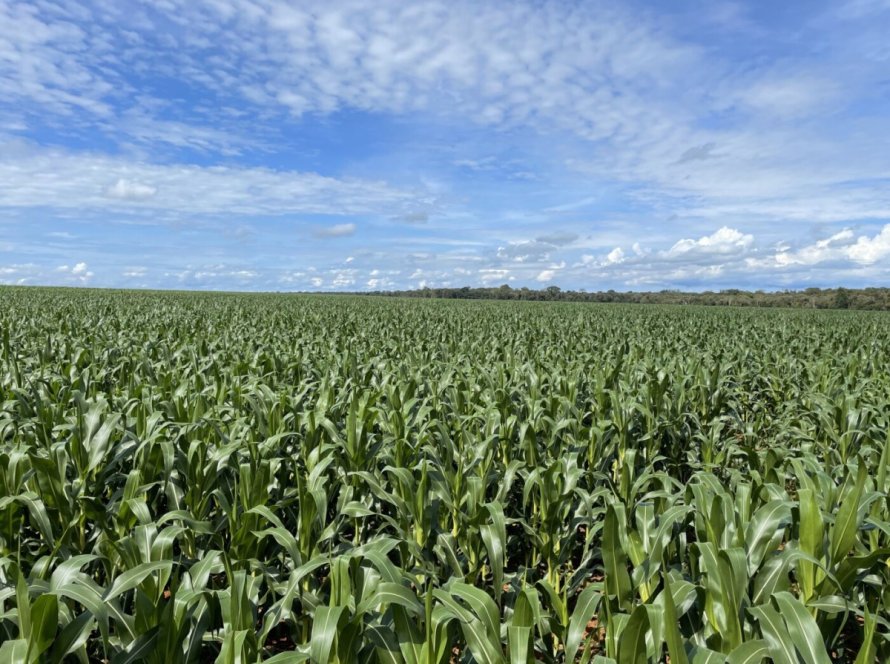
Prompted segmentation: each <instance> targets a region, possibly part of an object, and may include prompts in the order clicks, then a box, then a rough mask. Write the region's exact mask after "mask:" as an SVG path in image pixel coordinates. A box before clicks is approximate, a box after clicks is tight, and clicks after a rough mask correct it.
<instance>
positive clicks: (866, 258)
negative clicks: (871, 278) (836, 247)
mask: <svg viewBox="0 0 890 664" xmlns="http://www.w3.org/2000/svg"><path fill="white" fill-rule="evenodd" d="M846 253H847V256H849V257H850V259H851V260H853V261H855V262H856V263H859V264H860V265H872V264H874V263H876V262H878V261H880V260H882V259H884V258H887V257H890V224H887V225H886V226H884V228H882V229H881V232H880V233H878V234H877V235H875V236H874V237H871V238H870V237H868V236H866V235H862V236H860V237H859V239H857V240H856V244H854V245H852V246H850V247H848V248H847V251H846Z"/></svg>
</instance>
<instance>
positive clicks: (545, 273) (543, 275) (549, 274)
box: [535, 270, 556, 282]
mask: <svg viewBox="0 0 890 664" xmlns="http://www.w3.org/2000/svg"><path fill="white" fill-rule="evenodd" d="M555 276H556V270H541V271H540V272H539V273H538V276H537V277H535V279H536V280H537V281H542V282H543V281H552V280H553V278H554V277H555Z"/></svg>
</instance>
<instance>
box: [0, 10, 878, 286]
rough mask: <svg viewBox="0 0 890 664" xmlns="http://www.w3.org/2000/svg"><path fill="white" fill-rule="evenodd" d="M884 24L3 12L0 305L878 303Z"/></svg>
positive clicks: (702, 17)
mask: <svg viewBox="0 0 890 664" xmlns="http://www.w3.org/2000/svg"><path fill="white" fill-rule="evenodd" d="M888 30H890V6H888V5H887V4H886V3H879V2H862V1H861V0H850V1H849V2H829V1H828V0H822V1H819V0H817V1H815V2H802V1H801V2H792V3H786V4H782V5H775V4H774V3H773V4H769V3H745V4H743V3H736V2H732V1H729V0H716V1H714V2H704V1H700V0H681V1H680V2H677V3H670V4H665V3H654V2H641V1H639V0H631V2H628V3H623V4H621V5H618V6H616V5H615V4H614V3H605V2H602V3H600V2H596V1H592V2H583V3H575V2H548V3H538V2H531V1H528V2H527V1H525V0H518V1H517V2H512V3H500V2H489V1H487V0H483V1H482V2H468V1H464V0H457V1H456V2H455V1H452V2H447V3H446V2H444V1H438V0H421V1H420V2H417V3H402V2H397V1H396V0H381V1H380V2H374V3H371V2H367V1H359V0H344V1H343V2H336V3H329V2H328V3H323V2H314V1H310V2H306V3H299V4H297V5H295V4H294V3H290V2H286V1H285V0H213V1H210V0H194V1H192V0H189V1H186V0H169V1H168V2H165V3H162V4H159V3H149V2H135V3H127V5H126V6H124V5H121V4H116V3H105V2H84V3H73V2H69V1H67V0H58V1H57V2H54V1H51V0H45V1H42V2H40V3H34V2H24V1H21V2H20V1H17V0H0V283H21V284H60V285H95V286H116V287H117V286H123V287H145V288H196V289H225V290H229V289H237V290H380V289H404V288H418V287H424V286H431V287H432V286H443V287H447V286H455V287H457V286H464V285H469V286H483V285H486V286H491V285H499V284H509V285H511V286H514V287H520V286H529V287H535V288H537V287H542V286H548V285H558V286H560V287H563V288H585V289H587V290H600V289H609V288H614V289H620V290H627V289H636V290H643V289H645V290H650V289H652V290H657V289H662V288H682V289H690V290H705V289H720V288H752V289H758V288H762V289H782V288H801V287H808V286H835V285H844V286H850V287H857V286H866V285H886V284H888V283H890V84H888V82H887V80H886V71H887V66H888V64H890V49H888V48H887V45H886V39H885V36H886V34H887V31H888Z"/></svg>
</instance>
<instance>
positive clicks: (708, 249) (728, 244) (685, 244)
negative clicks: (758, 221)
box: [665, 226, 754, 258]
mask: <svg viewBox="0 0 890 664" xmlns="http://www.w3.org/2000/svg"><path fill="white" fill-rule="evenodd" d="M753 242H754V236H753V235H750V234H745V233H742V232H741V231H739V230H737V229H735V228H729V227H728V226H723V227H722V228H720V229H719V230H717V231H716V232H714V233H712V234H711V235H705V236H704V237H700V238H698V239H697V240H690V239H683V240H678V241H677V242H676V243H675V244H674V245H673V246H672V247H671V248H670V249H668V250H667V251H666V252H665V256H667V257H670V258H674V257H680V256H684V255H687V254H691V253H703V254H732V253H738V252H739V251H744V250H745V249H747V248H748V247H750V246H751V244H752V243H753Z"/></svg>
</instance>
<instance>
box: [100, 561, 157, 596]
mask: <svg viewBox="0 0 890 664" xmlns="http://www.w3.org/2000/svg"><path fill="white" fill-rule="evenodd" d="M172 567H173V561H172V560H160V561H157V562H150V563H140V564H139V565H136V567H134V568H132V569H128V570H127V571H126V572H124V573H123V574H121V575H120V576H118V577H117V578H115V580H114V583H112V584H111V587H110V588H109V589H108V590H107V591H106V592H105V594H104V595H103V596H102V600H103V601H105V602H108V601H111V600H114V599H117V598H118V597H120V596H121V595H123V594H124V593H125V592H127V591H129V590H133V588H135V587H136V586H138V585H139V584H141V583H142V582H143V581H144V580H145V579H146V577H148V576H149V575H150V574H153V573H154V572H160V571H166V572H169V571H170V570H171V569H172Z"/></svg>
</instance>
